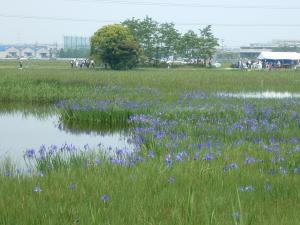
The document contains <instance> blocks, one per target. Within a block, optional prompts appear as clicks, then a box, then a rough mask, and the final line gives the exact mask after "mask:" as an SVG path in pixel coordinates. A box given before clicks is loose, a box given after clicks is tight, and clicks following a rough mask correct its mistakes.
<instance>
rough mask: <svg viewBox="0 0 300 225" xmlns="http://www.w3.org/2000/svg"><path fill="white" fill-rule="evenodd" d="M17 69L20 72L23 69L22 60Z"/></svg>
mask: <svg viewBox="0 0 300 225" xmlns="http://www.w3.org/2000/svg"><path fill="white" fill-rule="evenodd" d="M19 69H20V70H22V69H23V62H22V60H20V61H19Z"/></svg>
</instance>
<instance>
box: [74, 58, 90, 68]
mask: <svg viewBox="0 0 300 225" xmlns="http://www.w3.org/2000/svg"><path fill="white" fill-rule="evenodd" d="M70 65H71V68H72V69H73V68H77V69H79V68H80V69H82V68H84V67H86V68H93V69H94V68H95V61H94V60H93V59H92V60H89V59H74V60H73V59H72V60H71V62H70Z"/></svg>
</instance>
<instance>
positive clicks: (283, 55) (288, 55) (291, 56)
mask: <svg viewBox="0 0 300 225" xmlns="http://www.w3.org/2000/svg"><path fill="white" fill-rule="evenodd" d="M258 59H260V60H263V59H269V60H300V53H297V52H261V53H260V55H259V56H258Z"/></svg>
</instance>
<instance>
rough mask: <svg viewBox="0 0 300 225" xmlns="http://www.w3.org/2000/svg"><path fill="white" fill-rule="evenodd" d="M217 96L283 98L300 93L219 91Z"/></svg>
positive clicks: (298, 96)
mask: <svg viewBox="0 0 300 225" xmlns="http://www.w3.org/2000/svg"><path fill="white" fill-rule="evenodd" d="M216 95H217V97H225V98H256V99H285V98H300V93H291V92H273V91H266V92H239V93H226V92H220V93H217V94H216Z"/></svg>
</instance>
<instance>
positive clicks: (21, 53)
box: [0, 46, 55, 59]
mask: <svg viewBox="0 0 300 225" xmlns="http://www.w3.org/2000/svg"><path fill="white" fill-rule="evenodd" d="M51 51H53V50H52V49H49V48H47V47H37V48H34V47H26V46H25V47H23V48H22V47H14V46H5V47H1V48H0V58H2V59H10V58H11V59H17V58H36V59H49V58H51V57H52V56H55V54H53V53H55V52H51Z"/></svg>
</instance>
